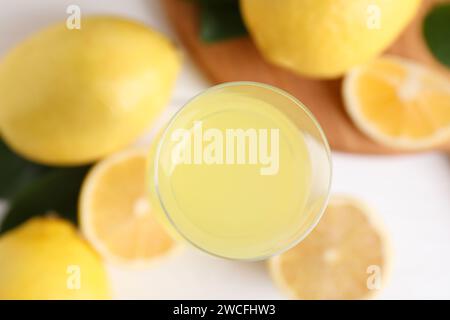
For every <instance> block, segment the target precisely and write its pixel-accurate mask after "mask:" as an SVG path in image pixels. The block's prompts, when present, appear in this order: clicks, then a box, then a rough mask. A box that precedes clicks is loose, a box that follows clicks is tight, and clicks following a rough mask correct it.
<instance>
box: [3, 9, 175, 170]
mask: <svg viewBox="0 0 450 320" xmlns="http://www.w3.org/2000/svg"><path fill="white" fill-rule="evenodd" d="M179 67H180V57H179V54H178V53H177V51H176V50H175V48H174V46H173V45H172V43H171V42H170V41H169V40H168V39H167V38H166V37H164V36H163V35H161V34H159V33H157V32H156V31H154V30H152V29H150V28H148V27H147V26H145V25H143V24H141V23H139V22H136V21H132V20H128V19H124V18H119V17H109V16H93V17H87V18H85V19H82V20H81V29H79V30H78V29H74V30H70V29H68V28H67V27H66V24H65V23H60V24H57V25H54V26H51V27H48V28H46V29H44V30H42V31H40V32H38V33H36V34H35V35H33V36H31V37H30V38H29V39H27V40H25V41H23V42H22V43H21V44H19V45H18V46H17V47H16V48H14V49H12V50H11V51H10V52H9V53H8V54H7V55H6V56H5V57H4V58H3V59H2V61H1V64H0V97H1V103H0V131H1V134H2V139H4V140H5V142H6V143H7V144H8V145H9V146H10V147H11V148H12V149H13V150H15V151H16V152H17V153H19V154H20V155H22V156H24V157H26V158H29V159H31V160H33V161H36V162H41V163H45V164H51V165H79V164H84V163H89V162H93V161H96V160H98V159H101V158H103V157H105V156H106V155H108V154H111V153H113V152H116V151H118V150H120V149H122V148H123V147H125V146H127V145H129V144H130V143H131V142H133V141H134V140H135V139H136V138H138V137H139V136H140V135H141V134H142V133H143V132H144V131H145V130H146V129H147V128H148V127H149V125H150V124H151V123H152V122H153V121H154V120H155V119H156V117H157V116H158V115H159V114H160V113H161V111H162V109H163V108H164V107H165V106H166V104H167V102H168V100H169V97H170V94H171V91H172V88H173V85H174V81H175V78H176V76H177V74H178V70H179Z"/></svg>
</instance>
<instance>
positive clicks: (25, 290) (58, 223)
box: [0, 218, 110, 300]
mask: <svg viewBox="0 0 450 320" xmlns="http://www.w3.org/2000/svg"><path fill="white" fill-rule="evenodd" d="M107 298H110V291H109V285H108V280H107V275H106V271H105V268H104V266H103V264H102V262H101V260H100V258H99V257H98V256H97V254H96V253H95V252H94V251H93V250H92V249H91V248H90V247H89V246H88V245H87V243H86V242H85V241H84V240H82V239H81V238H80V237H79V235H78V233H77V232H76V230H75V228H74V227H73V226H72V225H71V224H70V223H69V222H66V221H64V220H61V219H57V218H34V219H32V220H29V221H28V222H26V223H25V224H23V225H21V226H20V227H18V228H17V229H13V230H12V231H9V232H7V233H6V234H5V235H3V236H2V237H1V238H0V300H1V299H107Z"/></svg>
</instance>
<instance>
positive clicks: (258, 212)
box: [153, 91, 312, 259]
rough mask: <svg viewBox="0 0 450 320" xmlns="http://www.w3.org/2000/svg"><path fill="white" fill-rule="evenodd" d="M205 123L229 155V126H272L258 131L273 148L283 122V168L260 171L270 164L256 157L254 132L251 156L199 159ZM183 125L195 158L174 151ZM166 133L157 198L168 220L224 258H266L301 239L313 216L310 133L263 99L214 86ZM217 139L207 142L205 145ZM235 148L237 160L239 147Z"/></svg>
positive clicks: (280, 162)
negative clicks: (179, 159) (182, 159)
mask: <svg viewBox="0 0 450 320" xmlns="http://www.w3.org/2000/svg"><path fill="white" fill-rule="evenodd" d="M199 122H201V127H202V128H201V129H202V132H203V134H204V133H205V132H208V131H210V130H209V129H215V132H216V133H219V132H220V133H222V134H223V135H222V136H223V141H222V142H223V145H224V146H223V149H222V152H223V156H224V159H225V156H226V154H227V150H226V141H225V140H226V137H227V135H226V132H227V130H229V129H231V130H235V129H242V130H243V131H246V130H248V129H250V130H251V131H253V132H258V133H259V132H260V129H262V131H264V130H267V131H266V132H267V133H268V134H267V137H266V136H258V138H260V139H259V141H261V140H263V138H265V140H266V141H267V143H268V148H267V150H271V149H270V148H271V147H272V142H273V141H275V140H271V139H270V138H271V137H273V135H272V136H271V132H273V131H271V129H278V140H276V141H278V152H277V155H278V168H277V170H272V172H270V174H261V173H262V168H265V167H266V168H267V167H268V166H269V165H267V163H265V164H263V163H261V162H260V161H257V163H254V161H253V162H252V163H251V162H250V161H249V154H250V152H251V151H250V145H251V143H250V142H249V141H250V139H249V138H248V137H247V138H248V139H247V140H246V141H247V144H246V146H245V151H246V161H245V163H236V162H235V163H233V164H230V163H228V164H227V163H225V161H224V163H221V164H217V163H214V164H207V163H205V161H204V159H200V161H199V159H197V164H196V163H194V162H195V161H194V160H195V159H193V154H194V153H195V150H194V148H195V146H194V144H195V143H194V142H195V138H194V136H195V134H196V133H197V134H198V132H199V131H195V130H196V129H194V128H195V125H196V124H197V125H198V124H199ZM180 128H183V129H185V130H187V131H189V133H190V135H191V138H192V139H191V145H190V146H189V147H186V150H185V151H187V150H189V151H188V153H190V154H191V159H192V163H190V164H186V163H174V161H173V152H174V151H173V150H174V148H177V144H179V141H173V139H171V137H173V136H174V133H175V132H176V130H179V129H180ZM197 129H198V127H197ZM247 132H248V131H247ZM198 137H199V135H197V139H198ZM203 137H204V136H203ZM162 139H163V142H162V144H161V147H160V149H159V154H158V158H157V160H156V161H158V167H157V169H156V170H157V179H156V180H157V181H156V184H157V187H156V188H157V194H158V196H159V199H158V200H159V201H160V202H161V203H162V206H163V207H164V210H165V217H166V219H167V218H168V220H171V224H172V225H174V226H175V228H176V229H177V231H178V232H179V233H180V234H181V235H183V236H184V238H186V239H188V240H189V241H190V242H191V243H192V244H194V245H195V246H197V247H199V248H201V249H203V250H205V251H207V252H209V253H212V254H215V255H218V256H221V257H227V258H235V259H255V258H262V257H266V256H269V255H271V254H274V253H276V252H277V251H279V250H281V249H285V247H286V244H292V243H293V242H295V240H296V239H298V237H299V232H300V231H299V230H300V229H302V228H303V229H304V228H305V224H308V223H310V220H311V217H310V216H308V212H307V211H308V210H306V206H307V201H308V196H309V193H310V188H311V178H312V177H311V162H310V157H309V154H308V148H307V145H306V142H305V138H304V135H303V134H302V132H301V131H300V130H299V129H298V127H296V126H295V125H294V124H293V123H292V122H291V121H290V119H288V118H287V117H286V116H285V115H284V114H283V113H282V112H280V111H279V110H277V108H275V107H274V106H273V105H271V104H269V103H267V102H265V101H264V100H263V99H258V98H255V97H249V96H247V95H242V94H240V93H238V92H226V91H218V92H211V93H208V94H207V95H206V96H202V97H200V98H197V99H194V100H192V101H191V102H189V103H188V105H187V106H186V107H185V110H182V112H181V113H180V114H179V115H178V116H177V117H176V118H175V120H174V121H173V122H172V123H171V124H170V126H169V127H168V129H167V130H166V132H165V134H164V136H163V137H162ZM197 142H199V140H197ZM216 142H217V141H216ZM211 143H212V142H211V140H208V141H202V147H203V152H205V149H206V148H207V146H208V145H209V144H211ZM185 146H186V145H185ZM254 146H255V145H253V147H254ZM259 149H260V150H261V148H259ZM260 150H258V152H259V151H260ZM197 151H198V149H197ZM216 151H217V150H216ZM234 152H235V159H236V157H237V153H238V151H237V147H236V149H234ZM197 153H198V152H197ZM219 158H220V157H219ZM273 163H274V162H272V164H273ZM273 167H275V166H273ZM275 171H276V172H275ZM153 178H154V177H153ZM154 201H155V200H154ZM161 211H162V210H161Z"/></svg>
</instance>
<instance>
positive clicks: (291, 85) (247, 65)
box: [163, 0, 450, 154]
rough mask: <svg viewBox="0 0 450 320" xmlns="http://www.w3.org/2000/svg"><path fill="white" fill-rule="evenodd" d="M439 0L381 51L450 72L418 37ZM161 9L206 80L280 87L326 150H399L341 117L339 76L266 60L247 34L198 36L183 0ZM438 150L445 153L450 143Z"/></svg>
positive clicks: (190, 7)
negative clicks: (314, 75) (317, 129)
mask: <svg viewBox="0 0 450 320" xmlns="http://www.w3.org/2000/svg"><path fill="white" fill-rule="evenodd" d="M436 2H442V0H425V2H424V4H423V7H422V8H421V11H420V12H419V14H418V15H417V17H416V19H415V20H414V21H413V23H411V25H410V26H409V27H408V28H407V30H405V32H404V33H403V34H402V35H401V36H400V37H399V39H398V40H397V41H396V43H395V44H394V45H393V46H392V47H391V48H390V49H389V50H387V52H388V53H393V54H397V55H401V56H404V57H408V58H412V59H414V60H417V61H420V62H422V63H425V64H427V65H429V66H432V67H435V68H437V69H439V70H441V71H442V72H444V73H446V74H447V75H448V76H449V78H450V72H449V71H448V69H446V68H445V67H443V66H441V65H440V64H439V63H438V62H437V61H435V59H434V58H433V57H432V55H431V54H430V52H429V51H428V49H427V47H426V45H425V43H424V41H423V38H422V33H421V32H422V21H423V17H424V15H425V13H426V12H428V9H429V8H430V7H431V6H432V5H433V4H434V3H436ZM163 4H164V7H165V10H166V11H167V15H168V18H169V20H170V21H171V23H172V24H173V26H174V28H175V30H176V32H177V33H178V35H179V37H180V40H181V42H182V43H183V45H184V46H185V47H186V48H187V50H188V51H189V52H190V54H191V55H192V57H193V59H194V61H195V62H196V63H197V64H198V66H199V67H200V68H201V69H202V70H203V72H204V73H205V74H206V76H207V77H208V78H209V80H211V82H212V83H214V84H216V83H223V82H229V81H244V80H247V81H257V82H263V83H268V84H271V85H274V86H277V87H279V88H282V89H284V90H286V91H288V92H289V93H291V94H293V95H294V96H296V97H297V98H298V99H299V100H301V101H302V102H303V103H304V104H305V105H306V106H307V107H308V108H309V109H310V110H311V111H312V112H313V114H314V115H315V116H316V118H317V119H318V121H319V122H320V124H321V126H322V127H323V129H324V131H325V134H326V135H327V137H328V140H329V142H330V145H331V147H332V149H334V150H338V151H345V152H353V153H365V154H387V153H401V152H404V151H400V150H393V149H390V148H387V147H384V146H381V145H379V144H377V143H375V142H373V141H372V140H370V139H369V138H368V137H366V136H365V135H364V134H363V133H361V132H360V131H359V130H358V129H357V128H356V127H355V126H354V125H353V123H352V121H351V120H350V118H349V117H348V116H347V114H346V112H345V110H344V106H343V103H342V99H341V91H340V90H341V82H342V80H341V79H339V80H312V79H308V78H304V77H300V76H298V75H295V74H294V73H292V72H290V71H288V70H285V69H283V68H280V67H278V66H275V65H273V64H270V63H268V62H266V61H265V60H264V59H263V57H262V56H261V54H260V53H259V52H258V50H257V49H256V47H255V45H254V44H253V42H252V40H251V38H250V37H241V38H235V39H231V40H227V41H222V42H218V43H214V44H205V43H202V42H201V41H200V39H199V36H198V28H199V24H198V10H197V7H196V6H195V4H193V3H192V2H190V1H186V0H163ZM440 150H443V151H448V152H450V143H449V144H448V145H445V146H442V147H441V148H440Z"/></svg>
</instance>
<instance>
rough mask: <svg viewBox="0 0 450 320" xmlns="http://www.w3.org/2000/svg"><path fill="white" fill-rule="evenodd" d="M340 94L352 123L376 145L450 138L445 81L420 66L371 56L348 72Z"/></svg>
mask: <svg viewBox="0 0 450 320" xmlns="http://www.w3.org/2000/svg"><path fill="white" fill-rule="evenodd" d="M343 98H344V103H345V106H346V109H347V111H348V114H349V115H350V117H351V118H352V120H353V121H354V123H355V124H356V126H357V127H358V128H359V129H360V130H361V131H362V132H364V133H365V134H367V135H368V136H369V137H371V138H372V139H373V140H375V141H377V142H379V143H380V144H383V145H386V146H390V147H394V148H404V149H425V148H430V147H433V146H438V145H441V144H445V143H446V142H449V143H450V81H449V80H448V78H446V77H444V76H443V75H441V74H440V73H438V72H436V71H433V70H431V69H428V68H426V67H425V66H422V65H419V64H417V63H415V62H412V61H410V60H406V59H403V58H399V57H394V56H386V57H382V58H379V59H376V60H374V61H372V62H371V63H368V64H366V65H363V66H360V67H357V68H355V69H353V70H352V71H351V72H349V73H348V75H347V76H346V77H345V79H344V82H343Z"/></svg>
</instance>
